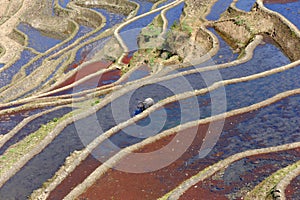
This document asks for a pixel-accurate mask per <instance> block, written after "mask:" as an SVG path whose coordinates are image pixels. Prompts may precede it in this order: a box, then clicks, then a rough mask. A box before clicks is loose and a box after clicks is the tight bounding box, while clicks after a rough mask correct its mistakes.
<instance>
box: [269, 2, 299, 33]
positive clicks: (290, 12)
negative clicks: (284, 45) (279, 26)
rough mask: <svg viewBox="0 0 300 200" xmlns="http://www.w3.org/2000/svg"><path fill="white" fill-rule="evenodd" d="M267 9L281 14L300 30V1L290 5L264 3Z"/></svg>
mask: <svg viewBox="0 0 300 200" xmlns="http://www.w3.org/2000/svg"><path fill="white" fill-rule="evenodd" d="M264 5H265V7H267V8H268V9H270V10H273V11H275V12H278V13H280V14H281V15H283V16H284V17H286V18H287V19H288V20H290V21H291V22H292V23H293V24H294V25H295V26H297V27H298V29H300V1H299V0H296V1H295V2H290V3H267V2H264Z"/></svg>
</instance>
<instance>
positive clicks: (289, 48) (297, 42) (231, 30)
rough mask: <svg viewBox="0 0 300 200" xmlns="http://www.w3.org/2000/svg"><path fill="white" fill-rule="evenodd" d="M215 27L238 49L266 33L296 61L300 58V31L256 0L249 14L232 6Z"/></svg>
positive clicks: (215, 23)
mask: <svg viewBox="0 0 300 200" xmlns="http://www.w3.org/2000/svg"><path fill="white" fill-rule="evenodd" d="M213 26H214V27H215V29H216V30H217V31H219V32H220V33H221V34H223V35H224V36H225V37H226V38H227V39H228V40H229V41H230V43H231V45H232V46H233V47H234V48H241V47H244V46H245V45H247V44H248V43H249V41H251V39H252V38H253V36H254V35H257V34H263V33H266V34H268V35H270V36H271V37H272V38H273V39H274V40H275V41H276V43H277V44H278V45H279V46H280V47H281V49H282V50H283V51H284V53H285V54H286V55H287V56H288V57H289V58H290V59H291V60H292V61H296V60H299V59H300V49H299V48H298V47H299V46H300V34H299V31H298V30H297V29H296V28H295V27H294V26H293V25H292V24H291V23H289V22H288V21H287V20H285V19H284V18H283V17H281V16H279V15H277V14H275V13H273V12H271V11H269V10H267V9H266V8H265V7H264V6H263V5H262V4H258V3H255V5H254V6H253V8H252V10H251V11H250V12H248V13H247V12H243V11H241V10H238V9H236V8H235V7H233V6H231V7H229V8H228V9H227V10H226V12H225V13H223V14H222V16H221V18H220V20H218V21H216V22H214V23H213Z"/></svg>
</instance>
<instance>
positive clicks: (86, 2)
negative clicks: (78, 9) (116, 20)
mask: <svg viewBox="0 0 300 200" xmlns="http://www.w3.org/2000/svg"><path fill="white" fill-rule="evenodd" d="M74 3H75V4H76V5H79V6H82V7H100V8H103V9H106V10H108V11H110V12H116V13H121V14H124V15H129V13H131V12H132V11H133V10H134V9H135V8H136V4H135V3H132V2H130V1H125V0H96V1H91V0H76V1H74Z"/></svg>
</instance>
